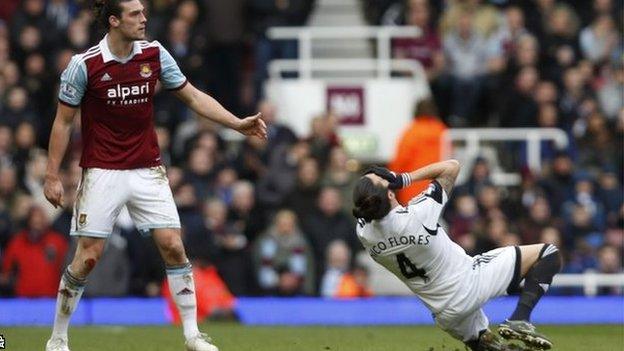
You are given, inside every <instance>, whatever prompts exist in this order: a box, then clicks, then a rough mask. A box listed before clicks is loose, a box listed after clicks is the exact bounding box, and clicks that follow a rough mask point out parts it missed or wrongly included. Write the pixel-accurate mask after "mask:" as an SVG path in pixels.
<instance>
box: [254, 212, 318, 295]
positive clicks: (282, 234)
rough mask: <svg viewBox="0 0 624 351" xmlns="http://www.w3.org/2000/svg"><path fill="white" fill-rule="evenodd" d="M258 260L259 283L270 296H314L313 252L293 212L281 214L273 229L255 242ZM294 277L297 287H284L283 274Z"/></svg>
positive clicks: (275, 220)
mask: <svg viewBox="0 0 624 351" xmlns="http://www.w3.org/2000/svg"><path fill="white" fill-rule="evenodd" d="M254 253H255V261H256V267H257V268H256V269H257V272H258V273H257V274H258V282H259V284H260V287H261V288H262V290H263V291H264V292H266V293H269V294H277V295H292V294H297V295H299V294H306V295H312V294H314V261H313V259H312V251H311V249H310V247H309V245H308V243H307V242H306V240H305V237H304V235H303V233H302V232H301V231H300V230H299V226H298V225H297V217H296V215H295V213H294V212H292V211H290V210H281V211H279V212H278V213H277V214H276V215H275V218H274V220H273V223H272V224H271V226H270V227H269V228H268V229H267V231H266V232H265V233H263V234H262V235H261V236H260V237H259V238H258V240H257V241H256V245H255V249H254ZM285 274H288V275H295V276H296V277H297V284H296V286H295V287H292V286H284V285H283V284H280V282H282V283H284V280H285V279H284V278H283V277H280V275H285Z"/></svg>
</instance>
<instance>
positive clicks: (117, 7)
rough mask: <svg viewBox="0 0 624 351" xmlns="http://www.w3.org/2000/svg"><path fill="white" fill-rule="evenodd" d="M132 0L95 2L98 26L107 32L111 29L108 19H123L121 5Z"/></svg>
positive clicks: (100, 0) (97, 0)
mask: <svg viewBox="0 0 624 351" xmlns="http://www.w3.org/2000/svg"><path fill="white" fill-rule="evenodd" d="M126 1H131V0H95V3H94V4H93V14H94V16H95V19H96V21H97V22H98V24H99V25H100V26H101V27H102V28H103V29H105V30H109V29H110V23H108V18H109V17H110V16H115V17H117V18H121V12H122V10H123V9H122V8H121V3H122V2H126Z"/></svg>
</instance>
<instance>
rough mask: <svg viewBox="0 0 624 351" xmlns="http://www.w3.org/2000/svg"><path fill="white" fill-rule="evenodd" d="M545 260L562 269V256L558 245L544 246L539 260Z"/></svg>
mask: <svg viewBox="0 0 624 351" xmlns="http://www.w3.org/2000/svg"><path fill="white" fill-rule="evenodd" d="M545 258H548V259H549V260H552V261H553V263H554V264H556V265H557V266H558V267H559V268H561V264H562V256H561V252H560V251H559V248H558V247H557V245H554V244H544V246H543V247H542V250H541V251H540V254H539V259H540V260H543V259H545Z"/></svg>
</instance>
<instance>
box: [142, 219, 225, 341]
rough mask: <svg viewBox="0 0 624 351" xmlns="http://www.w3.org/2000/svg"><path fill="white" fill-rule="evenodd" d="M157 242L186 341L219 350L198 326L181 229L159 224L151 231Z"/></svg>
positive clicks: (192, 282)
mask: <svg viewBox="0 0 624 351" xmlns="http://www.w3.org/2000/svg"><path fill="white" fill-rule="evenodd" d="M152 235H153V237H154V241H155V242H156V246H157V247H158V250H159V251H160V254H161V256H162V258H163V260H164V261H165V267H166V270H167V282H168V283H169V292H170V293H171V297H172V298H173V301H174V302H175V304H176V306H177V307H178V312H179V313H180V319H181V320H182V328H183V331H184V338H185V339H186V342H185V345H186V348H187V350H189V351H218V349H217V347H216V346H214V345H212V344H211V340H210V338H208V337H207V336H206V335H205V334H203V333H200V332H199V328H198V327H197V298H196V296H195V282H194V281H193V271H192V267H191V263H190V262H189V261H188V258H187V257H186V253H185V251H184V245H183V244H182V237H181V235H180V229H178V228H158V229H154V230H153V231H152Z"/></svg>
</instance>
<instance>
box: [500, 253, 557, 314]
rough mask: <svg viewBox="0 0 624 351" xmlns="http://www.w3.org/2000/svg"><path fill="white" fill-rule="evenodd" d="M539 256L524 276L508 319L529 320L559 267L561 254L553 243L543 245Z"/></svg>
mask: <svg viewBox="0 0 624 351" xmlns="http://www.w3.org/2000/svg"><path fill="white" fill-rule="evenodd" d="M539 257H540V258H539V260H538V261H537V262H536V263H535V264H534V265H533V267H531V269H530V270H529V272H528V273H527V275H526V277H525V278H524V288H523V289H522V293H521V294H520V299H519V300H518V306H517V307H516V310H515V311H514V313H513V314H512V315H511V317H510V318H509V319H510V320H523V321H529V320H530V318H531V312H533V309H534V308H535V305H536V304H537V302H538V301H539V300H540V299H541V298H542V296H543V295H544V293H546V291H548V288H549V287H550V284H551V283H552V280H553V277H554V276H555V274H557V273H559V270H560V269H561V255H560V253H559V250H558V249H557V247H556V246H555V245H551V244H546V245H544V247H543V248H542V250H541V251H540V256H539Z"/></svg>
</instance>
